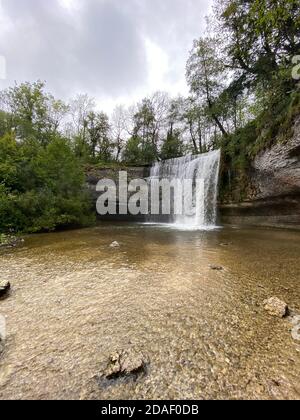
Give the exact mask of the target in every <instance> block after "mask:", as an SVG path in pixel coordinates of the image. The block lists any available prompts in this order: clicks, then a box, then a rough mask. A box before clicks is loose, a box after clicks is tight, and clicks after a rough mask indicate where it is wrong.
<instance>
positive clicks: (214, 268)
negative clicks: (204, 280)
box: [209, 264, 224, 271]
mask: <svg viewBox="0 0 300 420" xmlns="http://www.w3.org/2000/svg"><path fill="white" fill-rule="evenodd" d="M209 268H210V269H211V270H214V271H223V270H224V268H223V267H221V266H220V265H213V264H211V265H210V266H209Z"/></svg>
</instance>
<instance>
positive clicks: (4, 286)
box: [0, 280, 10, 298]
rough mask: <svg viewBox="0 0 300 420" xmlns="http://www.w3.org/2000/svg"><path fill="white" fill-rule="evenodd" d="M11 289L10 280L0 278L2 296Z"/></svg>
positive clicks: (0, 296)
mask: <svg viewBox="0 0 300 420" xmlns="http://www.w3.org/2000/svg"><path fill="white" fill-rule="evenodd" d="M9 290H10V283H9V282H8V281H3V280H2V281H1V280H0V298H2V297H3V296H5V295H6V294H7V293H8V292H9Z"/></svg>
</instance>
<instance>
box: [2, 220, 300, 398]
mask: <svg viewBox="0 0 300 420" xmlns="http://www.w3.org/2000/svg"><path fill="white" fill-rule="evenodd" d="M299 239H300V236H299V232H293V231H280V230H271V229H269V230H264V229H248V230H247V229H238V228H232V229H219V230H215V231H210V232H203V231H202V232H201V231H198V232H197V231H190V232H184V231H178V230H174V229H171V228H168V227H156V226H145V225H131V224H128V225H126V224H125V225H123V224H121V225H109V224H104V225H101V226H99V227H97V228H94V229H86V230H79V231H73V232H61V233H54V234H48V235H47V234H45V235H37V236H31V237H28V238H26V241H25V243H23V244H21V246H20V247H17V248H14V249H2V250H1V251H0V267H1V280H3V281H7V282H9V283H10V284H11V291H10V293H9V295H7V296H6V298H5V299H2V300H0V320H2V324H3V323H5V337H3V339H1V343H0V345H1V346H2V347H3V351H2V354H1V356H0V399H15V398H17V399H49V398H50V399H99V398H102V399H132V398H146V399H152V398H153V399H156V398H157V399H160V398H167V399H178V398H184V399H210V398H213V399H227V398H230V399H240V398H246V399H299V397H300V380H299V372H300V342H299V341H298V337H299V335H298V333H297V331H299V328H298V327H299V325H298V322H300V321H299V319H298V314H300V283H299V272H300V259H299V256H300V241H299ZM113 242H116V243H118V245H119V246H114V247H112V246H111V244H112V243H113ZM270 298H273V299H272V301H270ZM279 302H281V303H279ZM273 304H276V305H275V306H276V308H277V309H278V310H279V311H280V310H281V311H284V310H285V305H287V306H288V309H289V311H290V314H288V313H285V314H283V313H282V312H280V314H281V313H282V314H283V315H284V316H282V317H280V316H274V314H273V313H272V308H273V309H274V306H273V307H272V305H273ZM270 305H271V306H270ZM282 305H283V306H282ZM270 308H271V311H270V310H269V309H270ZM278 314H279V312H278ZM297 328H298V329H297ZM2 331H3V328H2Z"/></svg>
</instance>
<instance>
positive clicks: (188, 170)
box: [150, 150, 221, 228]
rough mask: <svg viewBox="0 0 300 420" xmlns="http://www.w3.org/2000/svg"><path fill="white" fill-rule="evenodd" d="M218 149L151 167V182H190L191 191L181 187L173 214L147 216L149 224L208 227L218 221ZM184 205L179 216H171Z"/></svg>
mask: <svg viewBox="0 0 300 420" xmlns="http://www.w3.org/2000/svg"><path fill="white" fill-rule="evenodd" d="M220 156H221V153H220V150H217V151H213V152H209V153H204V154H201V155H196V156H193V155H190V156H185V157H182V158H177V159H170V160H166V161H163V162H158V163H156V164H154V166H153V167H152V169H151V174H150V183H153V182H154V181H155V180H156V181H161V180H163V179H164V180H165V179H167V180H168V181H169V182H172V181H173V180H174V179H176V180H180V181H181V183H183V182H184V181H185V180H190V185H191V188H184V189H183V190H182V191H181V193H180V194H177V195H174V196H173V203H172V211H171V214H170V215H168V216H164V217H162V216H161V215H160V216H153V215H151V216H150V221H151V222H167V223H172V224H174V225H178V226H181V225H182V226H185V227H187V228H189V227H196V228H197V227H209V226H215V225H216V222H217V197H218V179H219V169H220ZM179 201H180V203H179ZM181 203H184V205H183V211H182V212H181V214H174V208H175V207H176V205H178V204H181Z"/></svg>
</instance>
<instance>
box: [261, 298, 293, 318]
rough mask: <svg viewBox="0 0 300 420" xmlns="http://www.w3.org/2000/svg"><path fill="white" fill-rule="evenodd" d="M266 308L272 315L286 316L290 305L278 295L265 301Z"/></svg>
mask: <svg viewBox="0 0 300 420" xmlns="http://www.w3.org/2000/svg"><path fill="white" fill-rule="evenodd" d="M263 305H264V308H265V310H266V311H267V312H268V313H269V314H270V315H272V316H276V317H278V318H284V317H285V316H287V315H288V312H289V308H288V305H287V304H286V303H285V302H283V301H282V300H280V299H278V298H277V297H272V298H270V299H267V300H265V301H264V303H263Z"/></svg>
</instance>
